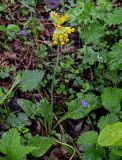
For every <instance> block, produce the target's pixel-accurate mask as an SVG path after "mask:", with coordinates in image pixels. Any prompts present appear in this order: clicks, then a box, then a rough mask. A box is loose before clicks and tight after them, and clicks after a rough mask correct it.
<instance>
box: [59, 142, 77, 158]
mask: <svg viewBox="0 0 122 160" xmlns="http://www.w3.org/2000/svg"><path fill="white" fill-rule="evenodd" d="M57 143H59V144H61V145H64V146H67V147H69V148H71V149H72V150H73V154H72V156H71V157H70V159H69V160H72V158H73V157H74V155H75V149H74V147H72V146H71V145H69V144H67V143H63V142H60V141H57Z"/></svg>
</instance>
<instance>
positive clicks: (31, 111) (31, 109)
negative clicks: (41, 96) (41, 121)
mask: <svg viewBox="0 0 122 160" xmlns="http://www.w3.org/2000/svg"><path fill="white" fill-rule="evenodd" d="M17 103H18V104H19V105H20V107H21V108H22V109H23V110H24V112H25V113H26V114H27V115H28V117H30V118H31V119H35V116H36V115H39V114H40V107H39V106H38V105H36V104H34V103H32V102H31V101H28V100H25V99H18V101H17Z"/></svg>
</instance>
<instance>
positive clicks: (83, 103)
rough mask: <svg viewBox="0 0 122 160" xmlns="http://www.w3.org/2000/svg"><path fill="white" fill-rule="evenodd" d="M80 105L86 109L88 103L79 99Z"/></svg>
mask: <svg viewBox="0 0 122 160" xmlns="http://www.w3.org/2000/svg"><path fill="white" fill-rule="evenodd" d="M80 103H81V105H82V106H83V107H87V106H88V103H87V102H86V101H85V100H84V99H81V101H80Z"/></svg>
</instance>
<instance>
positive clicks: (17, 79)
mask: <svg viewBox="0 0 122 160" xmlns="http://www.w3.org/2000/svg"><path fill="white" fill-rule="evenodd" d="M19 81H20V77H19V76H17V77H16V79H15V82H14V83H13V85H12V87H11V88H10V90H9V91H8V93H7V94H6V95H5V96H4V97H3V98H2V100H1V101H0V104H3V102H4V101H5V99H6V98H7V97H8V96H9V95H10V94H11V92H12V91H13V89H14V88H15V87H16V85H17V84H18V83H19Z"/></svg>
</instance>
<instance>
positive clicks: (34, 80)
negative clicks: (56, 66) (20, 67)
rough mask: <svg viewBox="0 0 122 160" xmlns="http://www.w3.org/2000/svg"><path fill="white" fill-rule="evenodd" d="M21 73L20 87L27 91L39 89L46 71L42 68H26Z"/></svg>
mask: <svg viewBox="0 0 122 160" xmlns="http://www.w3.org/2000/svg"><path fill="white" fill-rule="evenodd" d="M20 75H21V80H20V83H19V87H20V89H21V90H22V91H24V92H26V91H32V90H34V89H37V87H38V85H39V83H40V82H41V80H42V78H43V76H44V72H43V71H40V70H25V71H22V72H20Z"/></svg>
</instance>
